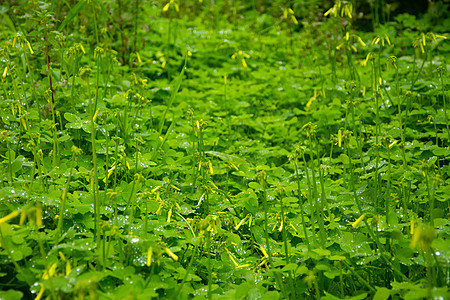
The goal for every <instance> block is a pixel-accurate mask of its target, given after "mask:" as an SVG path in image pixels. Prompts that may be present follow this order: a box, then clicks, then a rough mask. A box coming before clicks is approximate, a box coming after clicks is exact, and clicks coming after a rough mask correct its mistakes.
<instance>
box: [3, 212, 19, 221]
mask: <svg viewBox="0 0 450 300" xmlns="http://www.w3.org/2000/svg"><path fill="white" fill-rule="evenodd" d="M18 215H19V211H18V210H15V211H13V212H11V213H10V214H8V215H7V216H5V217H3V218H1V219H0V225H2V224H3V223H6V222H8V221H9V220H11V219H14V218H15V217H17V216H18Z"/></svg>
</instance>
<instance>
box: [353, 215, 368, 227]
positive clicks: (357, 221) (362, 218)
mask: <svg viewBox="0 0 450 300" xmlns="http://www.w3.org/2000/svg"><path fill="white" fill-rule="evenodd" d="M366 215H367V213H364V214H362V215H361V216H360V217H359V218H358V219H357V220H356V221H355V222H353V224H352V227H353V228H356V227H357V226H358V225H359V223H361V221H362V220H364V218H365V217H366Z"/></svg>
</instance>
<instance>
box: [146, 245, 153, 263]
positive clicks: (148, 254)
mask: <svg viewBox="0 0 450 300" xmlns="http://www.w3.org/2000/svg"><path fill="white" fill-rule="evenodd" d="M152 255H153V247H148V251H147V267H150V265H151V264H152Z"/></svg>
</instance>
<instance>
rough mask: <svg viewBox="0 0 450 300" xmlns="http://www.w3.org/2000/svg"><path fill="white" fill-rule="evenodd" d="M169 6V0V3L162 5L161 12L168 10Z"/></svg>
mask: <svg viewBox="0 0 450 300" xmlns="http://www.w3.org/2000/svg"><path fill="white" fill-rule="evenodd" d="M169 7H170V2H169V3H167V4H166V5H164V7H163V9H162V11H163V12H166V11H168V10H169Z"/></svg>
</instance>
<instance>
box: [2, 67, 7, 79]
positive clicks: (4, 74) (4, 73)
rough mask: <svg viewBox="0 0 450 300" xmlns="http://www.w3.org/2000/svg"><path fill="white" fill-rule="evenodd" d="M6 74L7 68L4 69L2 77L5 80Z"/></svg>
mask: <svg viewBox="0 0 450 300" xmlns="http://www.w3.org/2000/svg"><path fill="white" fill-rule="evenodd" d="M7 74H8V67H5V70H4V71H3V75H2V77H3V78H5V77H6V75H7Z"/></svg>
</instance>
